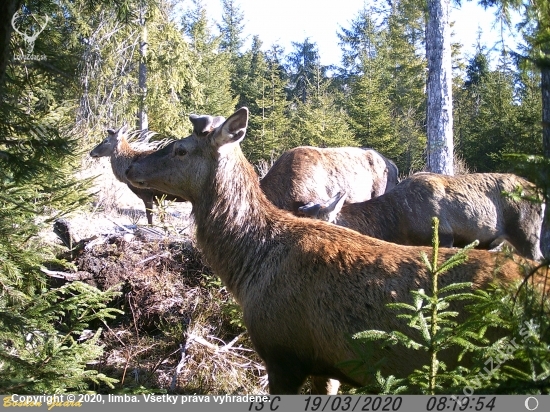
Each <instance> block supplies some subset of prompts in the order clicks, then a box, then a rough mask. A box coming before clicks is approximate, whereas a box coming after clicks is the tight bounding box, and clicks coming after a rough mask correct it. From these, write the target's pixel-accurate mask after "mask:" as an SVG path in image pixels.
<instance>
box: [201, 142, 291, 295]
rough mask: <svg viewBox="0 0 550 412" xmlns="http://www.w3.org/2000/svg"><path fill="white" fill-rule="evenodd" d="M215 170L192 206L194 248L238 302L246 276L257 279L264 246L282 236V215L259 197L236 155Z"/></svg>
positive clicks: (253, 175) (252, 174)
mask: <svg viewBox="0 0 550 412" xmlns="http://www.w3.org/2000/svg"><path fill="white" fill-rule="evenodd" d="M216 166H217V167H216V168H215V169H214V170H212V171H211V176H210V178H209V179H208V183H207V185H208V186H207V187H208V188H209V190H205V192H208V193H204V195H203V196H199V197H198V199H197V201H196V202H195V204H194V205H193V214H194V216H195V223H196V229H197V242H198V245H199V247H200V249H201V250H202V253H203V255H204V257H205V258H206V261H207V263H208V264H209V266H210V267H211V268H212V269H213V270H214V272H215V273H216V274H217V275H218V276H219V277H220V278H221V279H222V281H223V282H224V283H225V285H226V286H227V288H228V289H229V291H230V292H231V293H233V295H234V296H235V297H236V299H237V301H239V302H242V299H241V296H242V294H243V293H244V291H245V290H247V289H248V288H249V287H250V285H251V276H252V277H254V276H255V275H259V274H260V273H261V270H259V267H260V266H261V262H263V261H266V260H267V255H268V254H269V250H270V248H269V245H270V244H271V245H272V244H273V242H276V241H277V237H278V236H279V234H280V233H281V231H282V228H283V225H282V224H281V223H280V216H279V215H280V214H283V215H286V214H285V213H284V212H282V211H280V210H279V209H277V208H276V207H275V206H273V205H272V204H271V202H269V200H267V198H266V197H265V196H264V194H263V192H262V190H261V189H260V185H259V182H258V176H257V175H256V172H255V171H254V169H253V168H252V166H251V165H250V164H249V163H248V162H247V161H246V159H245V158H244V156H243V155H242V153H241V152H240V149H239V153H237V155H236V156H230V157H225V158H221V159H220V160H219V162H218V164H217V165H216ZM277 216H279V219H278V218H277ZM274 218H275V219H274Z"/></svg>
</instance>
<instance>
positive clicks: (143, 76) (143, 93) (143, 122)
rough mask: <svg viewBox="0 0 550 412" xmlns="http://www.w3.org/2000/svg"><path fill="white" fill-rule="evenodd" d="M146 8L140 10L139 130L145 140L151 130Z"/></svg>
mask: <svg viewBox="0 0 550 412" xmlns="http://www.w3.org/2000/svg"><path fill="white" fill-rule="evenodd" d="M143 8H144V7H143V6H141V8H140V24H141V40H140V43H139V78H138V82H139V84H138V87H139V95H140V105H139V112H138V123H139V124H138V128H139V130H141V138H142V139H143V138H145V135H146V133H147V131H148V130H149V118H148V117H147V105H146V104H145V100H146V98H147V62H146V59H147V26H146V21H145V11H144V9H143Z"/></svg>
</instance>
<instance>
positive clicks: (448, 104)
mask: <svg viewBox="0 0 550 412" xmlns="http://www.w3.org/2000/svg"><path fill="white" fill-rule="evenodd" d="M449 3H450V0H428V23H427V25H426V58H427V60H428V80H427V95H428V96H427V97H428V105H427V134H428V147H427V157H428V159H427V168H428V171H430V172H433V173H442V174H446V175H453V174H454V170H453V96H452V80H453V77H452V66H451V28H450V25H449Z"/></svg>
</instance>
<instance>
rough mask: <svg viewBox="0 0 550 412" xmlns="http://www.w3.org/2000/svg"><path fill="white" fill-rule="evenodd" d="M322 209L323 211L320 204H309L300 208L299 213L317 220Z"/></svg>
mask: <svg viewBox="0 0 550 412" xmlns="http://www.w3.org/2000/svg"><path fill="white" fill-rule="evenodd" d="M320 209H321V205H320V204H319V203H315V202H308V203H306V204H305V205H303V206H300V207H299V208H298V211H299V212H300V213H303V214H304V215H306V216H308V217H311V218H313V219H316V218H317V215H318V214H319V210H320Z"/></svg>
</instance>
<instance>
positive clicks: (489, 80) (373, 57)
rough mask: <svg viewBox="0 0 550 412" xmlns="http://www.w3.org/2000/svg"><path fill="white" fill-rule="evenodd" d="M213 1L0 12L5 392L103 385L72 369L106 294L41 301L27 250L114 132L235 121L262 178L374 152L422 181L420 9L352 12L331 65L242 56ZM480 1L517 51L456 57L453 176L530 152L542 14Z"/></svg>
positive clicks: (40, 252) (38, 259)
mask: <svg viewBox="0 0 550 412" xmlns="http://www.w3.org/2000/svg"><path fill="white" fill-rule="evenodd" d="M182 3H183V4H184V5H185V8H184V10H185V11H184V12H182V8H181V7H180V6H181V4H182ZM221 3H222V10H223V13H222V14H221V15H220V16H211V15H209V13H208V10H207V9H206V7H205V6H204V5H203V4H202V3H201V2H200V0H192V1H190V2H178V1H176V0H174V1H171V0H124V1H123V0H119V1H117V0H31V1H26V2H22V1H20V0H9V1H4V2H3V3H2V4H1V5H0V16H2V17H1V18H0V20H1V21H0V40H1V41H0V43H1V44H2V49H1V51H2V53H0V59H1V60H0V98H1V102H0V103H1V106H0V166H1V167H0V311H1V316H0V319H1V320H0V340H1V341H2V348H0V370H2V372H3V373H2V375H3V376H8V375H9V376H10V379H9V380H6V381H5V382H4V383H3V385H2V386H0V387H1V388H2V389H3V390H2V392H13V391H16V390H20V389H21V388H27V389H28V390H30V391H36V392H43V391H46V392H48V391H53V390H56V391H59V390H61V391H62V390H68V389H75V388H77V389H78V388H85V387H86V385H87V383H86V382H88V381H89V379H99V380H102V379H103V380H104V381H105V382H109V379H108V378H107V377H106V376H103V375H101V374H100V373H97V371H91V370H88V369H86V367H85V365H86V363H87V362H89V361H91V360H93V359H94V358H95V357H97V356H98V354H99V353H100V352H101V351H100V348H99V347H98V346H97V345H96V343H97V340H94V339H92V340H87V341H85V342H79V341H78V340H77V339H75V338H74V335H75V333H76V332H80V331H81V330H82V329H83V328H84V325H87V324H89V322H91V321H93V320H97V319H103V320H106V319H108V318H109V317H112V316H114V312H113V311H112V309H109V307H108V306H107V302H108V301H109V300H110V299H111V298H112V295H110V294H109V293H106V292H100V291H98V290H96V289H94V288H88V287H84V286H82V285H80V284H76V283H75V284H74V285H69V286H67V287H65V288H57V289H52V288H50V287H49V285H48V282H47V278H46V277H45V276H44V274H43V273H42V272H41V270H40V269H41V267H43V265H44V264H45V263H47V262H50V263H51V262H52V261H55V259H56V258H54V257H53V256H52V251H51V250H50V248H49V247H48V246H47V245H42V244H40V243H39V242H36V234H37V233H38V232H39V230H40V228H41V227H42V225H44V224H49V223H51V221H52V220H53V219H55V218H56V217H59V216H60V215H63V214H64V213H67V212H68V211H70V210H74V209H75V208H78V207H81V206H83V205H86V204H88V203H89V195H88V192H87V188H88V187H89V184H90V182H89V181H88V180H82V179H79V178H77V174H76V173H75V172H77V171H79V170H80V168H81V167H82V161H81V160H82V158H83V157H84V156H86V154H87V152H88V151H89V149H90V148H91V147H93V146H94V144H96V143H98V142H99V141H100V140H101V138H102V136H104V131H105V129H106V128H114V127H118V126H120V125H122V124H123V123H128V124H129V125H131V126H133V127H136V128H138V129H143V130H151V131H154V132H156V133H158V136H159V137H174V138H179V137H183V136H186V135H188V134H189V132H190V130H191V128H190V122H189V121H188V116H189V114H191V113H198V114H210V115H222V116H228V115H230V114H231V113H233V111H234V110H235V109H236V108H239V107H241V106H247V107H248V108H249V109H250V114H251V118H250V123H249V129H248V132H247V139H245V140H244V142H243V150H244V152H245V154H246V156H247V158H248V159H249V160H250V161H251V162H252V163H253V164H255V165H257V166H258V167H259V168H260V169H263V170H265V167H266V166H265V165H267V166H269V164H271V163H272V162H273V160H274V159H276V158H277V157H278V155H280V154H281V153H282V152H283V151H285V150H287V149H290V148H292V147H295V146H299V145H312V146H318V147H331V146H363V147H372V148H375V149H376V150H378V151H380V152H381V153H382V154H384V155H385V156H387V157H388V158H390V159H392V160H393V161H394V162H395V163H396V165H397V166H398V168H399V170H400V172H401V174H403V175H408V174H409V173H412V172H415V171H420V170H423V168H424V166H425V150H426V59H425V49H426V47H425V25H426V6H425V3H424V2H423V1H421V0H401V1H391V2H390V1H388V2H372V3H366V5H365V7H364V8H363V9H361V10H357V11H350V20H349V21H348V22H341V26H342V28H341V30H340V31H339V33H338V38H339V40H340V47H341V49H342V61H341V63H340V64H339V65H337V66H326V65H322V64H321V62H320V56H319V50H318V48H317V45H316V43H315V39H312V38H305V39H296V42H293V43H292V50H289V51H286V50H283V49H282V48H281V47H280V46H278V45H277V44H274V45H271V46H270V47H269V48H268V49H267V50H266V49H265V48H264V47H263V43H262V39H261V38H260V37H259V36H254V37H253V38H252V39H251V42H250V43H249V44H250V46H249V47H246V48H245V47H244V45H245V39H244V38H243V29H244V24H245V23H244V22H245V16H246V10H241V9H240V7H239V4H238V1H234V0H221ZM480 4H482V5H483V6H486V7H493V8H494V9H495V11H496V15H497V16H498V18H500V19H501V22H502V23H503V24H506V22H507V18H508V12H509V10H511V9H516V10H518V12H519V15H520V17H521V21H520V24H519V26H518V27H517V30H518V32H519V33H520V34H521V35H522V36H523V42H522V45H519V46H518V47H517V49H516V50H511V49H509V48H506V47H504V44H505V43H501V48H500V50H501V53H500V54H499V56H498V58H497V59H496V61H493V62H490V58H489V57H488V56H489V52H488V50H487V48H486V47H485V46H484V45H483V37H480V42H479V45H478V47H477V49H476V51H475V54H474V55H473V56H472V57H471V58H470V59H468V60H463V59H462V58H461V55H460V53H459V52H460V47H461V45H460V44H456V43H455V44H454V45H453V49H454V61H453V69H454V71H453V86H454V89H453V104H454V113H453V117H454V144H455V153H456V159H455V162H456V164H457V165H459V166H460V167H458V169H462V170H469V171H477V172H504V171H511V170H513V167H514V164H515V160H512V161H511V160H510V159H511V157H510V155H512V154H518V153H519V154H527V155H542V154H543V139H542V130H543V127H544V124H543V122H542V118H541V113H542V110H543V109H542V101H543V93H542V91H541V68H545V67H548V43H549V31H548V27H549V22H548V19H549V18H548V16H550V12H549V8H548V7H549V6H548V3H547V2H546V1H525V2H521V1H500V2H499V1H481V2H480ZM313 12H314V10H312V13H313ZM14 13H15V14H14ZM9 16H13V17H14V18H13V19H12V18H9ZM14 30H16V31H18V32H14ZM31 33H38V35H37V36H35V37H32V35H31ZM25 34H26V37H25ZM512 158H513V157H512ZM513 159H515V158H513ZM261 165H264V166H261ZM67 296H70V297H71V299H68V298H67ZM61 297H63V299H62V298H61ZM61 319H62V321H61ZM36 331H40V332H39V333H37V332H36ZM29 334H30V335H32V336H34V341H33V342H35V343H33V345H35V346H33V347H32V350H31V349H30V348H29V344H28V342H27V340H26V339H28V336H29ZM31 346H32V345H31ZM37 352H40V354H39V355H37ZM75 354H76V355H77V356H75ZM67 365H72V366H73V367H74V373H72V374H71V373H69V374H66V381H64V380H63V379H60V378H59V376H58V375H59V372H58V370H59V369H60V367H62V368H63V369H67V368H68V366H67ZM69 369H70V368H69ZM29 371H34V372H33V373H30V374H29ZM37 376H40V378H38V377H37ZM54 376H55V379H53V377H54ZM48 377H49V378H48ZM54 381H55V383H54Z"/></svg>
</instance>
